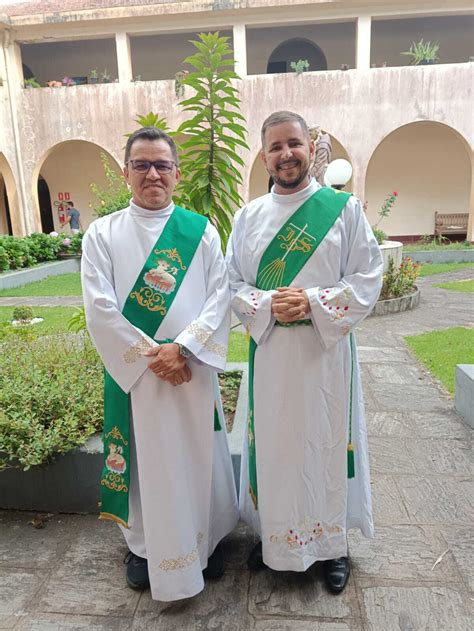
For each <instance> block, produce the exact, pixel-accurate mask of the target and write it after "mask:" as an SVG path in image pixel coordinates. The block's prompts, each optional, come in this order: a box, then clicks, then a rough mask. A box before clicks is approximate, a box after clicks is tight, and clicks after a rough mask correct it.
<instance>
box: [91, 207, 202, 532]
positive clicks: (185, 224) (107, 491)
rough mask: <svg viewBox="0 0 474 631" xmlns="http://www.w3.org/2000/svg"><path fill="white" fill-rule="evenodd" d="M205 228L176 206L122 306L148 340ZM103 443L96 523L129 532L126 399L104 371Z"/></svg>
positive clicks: (128, 460) (126, 396)
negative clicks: (109, 522) (114, 525)
mask: <svg viewBox="0 0 474 631" xmlns="http://www.w3.org/2000/svg"><path fill="white" fill-rule="evenodd" d="M206 225H207V219H206V218H205V217H203V216H202V215H197V214H196V213H192V212H190V211H188V210H184V209H183V208H180V207H179V206H175V208H174V210H173V212H172V214H171V216H170V218H169V219H168V221H167V222H166V225H165V228H164V230H163V232H162V233H161V235H160V237H159V239H158V241H157V242H156V243H155V245H154V246H153V248H152V250H151V252H150V254H149V256H148V258H147V260H146V262H145V265H144V266H143V269H142V270H141V272H140V274H139V275H138V278H137V280H136V281H135V284H134V286H133V287H132V289H131V291H130V293H129V295H128V297H127V299H126V301H125V304H124V306H123V309H122V314H123V316H124V317H125V318H126V319H127V320H128V321H129V322H131V323H132V324H133V325H135V326H136V327H137V328H139V329H141V330H142V331H143V332H144V333H146V334H147V335H148V336H149V337H151V338H152V337H153V336H154V335H155V333H156V331H157V330H158V328H159V326H160V324H161V323H162V321H163V320H164V318H165V316H166V314H167V313H168V311H169V309H170V307H171V305H172V303H173V300H174V299H175V298H176V295H177V293H178V291H179V288H180V286H181V283H182V282H183V279H184V277H185V275H186V272H187V270H188V269H189V265H190V264H191V261H192V260H193V257H194V254H195V252H196V250H197V248H198V245H199V243H200V242H201V238H202V235H203V234H204V230H205V229H206ZM164 341H165V342H171V341H172V340H164ZM144 350H146V349H144ZM103 438H104V459H105V463H104V469H103V472H102V479H101V490H102V506H101V513H100V518H101V519H111V520H113V521H116V522H118V523H120V524H122V525H123V526H126V527H128V492H129V488H130V395H129V394H126V393H125V392H124V391H123V390H122V389H121V388H120V387H119V386H118V384H117V383H116V382H115V381H114V380H113V379H112V377H111V376H110V375H109V374H108V373H107V372H105V380H104V436H103Z"/></svg>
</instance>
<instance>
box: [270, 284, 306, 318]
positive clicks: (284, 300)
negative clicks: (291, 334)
mask: <svg viewBox="0 0 474 631" xmlns="http://www.w3.org/2000/svg"><path fill="white" fill-rule="evenodd" d="M309 311H310V304H309V299H308V295H307V293H306V292H305V290H304V289H303V288H299V287H279V288H278V289H277V291H276V293H274V294H273V295H272V313H273V315H274V316H275V318H276V319H277V320H278V322H285V323H286V322H295V321H296V320H302V319H303V318H305V317H306V315H307V314H308V313H309Z"/></svg>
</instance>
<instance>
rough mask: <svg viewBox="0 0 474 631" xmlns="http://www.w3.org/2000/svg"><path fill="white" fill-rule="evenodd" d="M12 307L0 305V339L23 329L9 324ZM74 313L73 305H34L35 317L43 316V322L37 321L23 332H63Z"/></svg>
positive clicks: (11, 316)
mask: <svg viewBox="0 0 474 631" xmlns="http://www.w3.org/2000/svg"><path fill="white" fill-rule="evenodd" d="M13 309H14V307H0V341H1V340H2V339H4V338H5V337H8V336H9V335H11V334H19V333H22V332H23V331H24V329H18V328H16V327H12V326H11V325H10V322H11V320H12V319H13ZM73 313H74V307H36V306H35V317H37V318H43V322H38V323H37V324H35V326H34V327H28V331H27V332H25V334H28V335H29V336H32V335H33V336H36V337H38V336H40V335H52V334H54V333H65V332H66V331H67V323H68V321H69V318H70V317H71V316H72V314H73Z"/></svg>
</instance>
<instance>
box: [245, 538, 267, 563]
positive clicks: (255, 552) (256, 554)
mask: <svg viewBox="0 0 474 631" xmlns="http://www.w3.org/2000/svg"><path fill="white" fill-rule="evenodd" d="M247 567H248V568H249V570H261V569H262V568H264V567H266V566H265V563H264V562H263V550H262V542H261V541H259V542H258V543H257V545H256V546H254V547H253V548H252V552H251V553H250V554H249V558H248V559H247Z"/></svg>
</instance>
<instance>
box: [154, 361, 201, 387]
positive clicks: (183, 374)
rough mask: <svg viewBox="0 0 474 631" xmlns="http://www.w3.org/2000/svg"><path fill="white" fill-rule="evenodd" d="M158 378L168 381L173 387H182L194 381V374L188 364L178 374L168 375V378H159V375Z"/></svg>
mask: <svg viewBox="0 0 474 631" xmlns="http://www.w3.org/2000/svg"><path fill="white" fill-rule="evenodd" d="M155 374H156V373H155ZM156 376H157V377H158V379H161V380H162V381H166V383H169V384H171V385H172V386H180V385H181V384H183V383H188V382H189V381H191V379H192V373H191V370H190V368H189V366H188V365H187V364H186V365H185V366H184V368H180V369H179V370H177V371H176V372H174V373H171V374H168V375H167V376H166V377H159V376H158V375H156Z"/></svg>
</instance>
